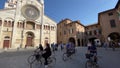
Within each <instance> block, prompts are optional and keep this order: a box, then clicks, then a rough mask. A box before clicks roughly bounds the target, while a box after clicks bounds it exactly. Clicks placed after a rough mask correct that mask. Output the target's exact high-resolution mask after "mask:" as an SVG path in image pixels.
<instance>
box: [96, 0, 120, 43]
mask: <svg viewBox="0 0 120 68" xmlns="http://www.w3.org/2000/svg"><path fill="white" fill-rule="evenodd" d="M119 8H120V1H118V3H117V5H116V6H115V8H113V9H109V10H107V11H103V12H100V13H99V14H98V23H99V24H100V26H101V30H102V35H103V37H104V41H108V42H110V41H115V42H119V41H120V18H119V15H120V9H119Z"/></svg>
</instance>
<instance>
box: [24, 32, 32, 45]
mask: <svg viewBox="0 0 120 68" xmlns="http://www.w3.org/2000/svg"><path fill="white" fill-rule="evenodd" d="M33 46H34V34H33V33H32V32H27V38H26V46H25V47H33Z"/></svg>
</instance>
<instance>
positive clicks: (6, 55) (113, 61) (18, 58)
mask: <svg viewBox="0 0 120 68" xmlns="http://www.w3.org/2000/svg"><path fill="white" fill-rule="evenodd" d="M86 50H87V48H86V47H78V48H77V53H76V55H75V56H73V57H72V59H69V60H68V61H66V62H64V61H63V60H62V54H63V52H64V51H61V50H60V49H59V50H58V51H57V52H56V53H55V57H56V59H57V61H56V65H54V67H52V68H85V62H86V58H85V53H86ZM32 53H33V50H26V51H25V50H21V51H11V52H1V53H0V68H30V66H29V64H28V62H27V58H28V56H30V55H31V54H32ZM98 56H99V66H100V68H120V49H119V48H118V49H116V50H115V51H112V49H111V48H108V49H107V50H105V49H104V48H98ZM34 68H44V66H40V65H39V64H38V65H36V66H35V67H34Z"/></svg>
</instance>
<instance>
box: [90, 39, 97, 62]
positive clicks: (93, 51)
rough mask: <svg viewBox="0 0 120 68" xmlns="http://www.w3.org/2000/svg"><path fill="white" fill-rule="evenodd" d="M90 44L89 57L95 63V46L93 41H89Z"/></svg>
mask: <svg viewBox="0 0 120 68" xmlns="http://www.w3.org/2000/svg"><path fill="white" fill-rule="evenodd" d="M91 44H92V45H91V46H89V47H88V52H89V59H91V58H93V61H94V62H95V63H96V64H97V48H96V45H95V42H94V41H91Z"/></svg>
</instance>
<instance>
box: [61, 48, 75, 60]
mask: <svg viewBox="0 0 120 68" xmlns="http://www.w3.org/2000/svg"><path fill="white" fill-rule="evenodd" d="M75 54H76V49H74V50H73V51H71V52H69V53H67V52H65V53H63V56H62V59H63V61H67V60H68V59H71V56H73V55H75Z"/></svg>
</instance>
